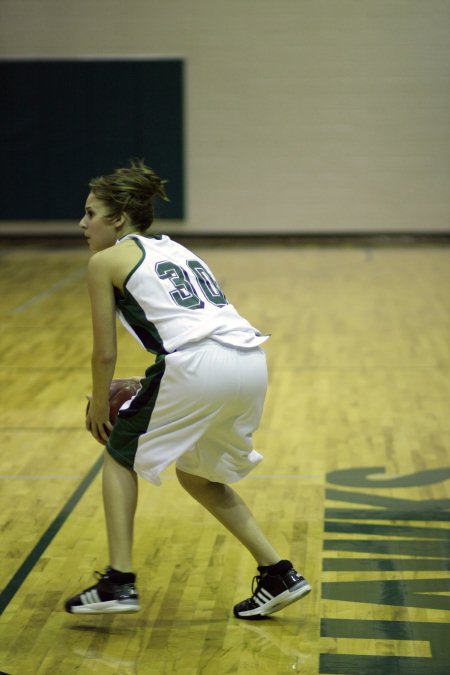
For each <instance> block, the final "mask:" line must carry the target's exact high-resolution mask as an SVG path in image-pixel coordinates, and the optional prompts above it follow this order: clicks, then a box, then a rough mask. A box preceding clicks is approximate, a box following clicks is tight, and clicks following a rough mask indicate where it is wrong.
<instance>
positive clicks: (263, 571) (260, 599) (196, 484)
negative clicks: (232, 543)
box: [177, 468, 311, 619]
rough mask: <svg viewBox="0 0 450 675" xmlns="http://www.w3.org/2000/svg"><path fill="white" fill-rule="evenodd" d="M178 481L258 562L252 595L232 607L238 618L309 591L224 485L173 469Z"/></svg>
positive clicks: (263, 612) (264, 611) (255, 615)
mask: <svg viewBox="0 0 450 675" xmlns="http://www.w3.org/2000/svg"><path fill="white" fill-rule="evenodd" d="M177 476H178V480H179V482H180V484H181V485H182V486H183V487H184V489H185V490H186V491H187V492H189V494H190V495H191V496H192V497H194V499H195V500H196V501H198V502H199V503H200V504H202V506H204V507H205V508H206V509H207V510H208V511H209V512H210V513H211V514H212V515H213V516H214V517H215V518H216V519H217V520H218V521H219V522H220V523H222V525H224V526H225V527H226V528H227V529H228V530H229V531H230V532H231V533H232V534H233V535H234V536H235V537H236V538H237V539H238V540H239V541H240V542H241V543H242V544H243V545H244V546H245V547H246V548H247V549H248V551H249V552H250V553H251V554H252V555H253V557H254V558H255V560H256V562H257V563H258V572H259V575H258V576H257V577H256V579H257V582H258V583H257V586H256V588H255V590H254V591H253V589H252V596H251V597H250V598H247V599H245V600H243V601H242V602H239V603H238V604H237V605H235V607H234V615H235V616H236V617H237V618H239V619H261V618H263V617H264V616H267V615H268V614H272V613H273V612H277V611H278V610H280V609H282V608H283V607H286V606H287V605H289V604H291V603H292V602H294V601H295V600H299V599H300V598H302V597H303V596H304V595H306V594H307V593H309V592H310V590H311V587H310V585H309V584H308V582H307V581H306V579H304V578H303V577H302V576H301V575H300V574H299V573H298V572H297V571H296V570H295V569H294V568H293V566H292V563H291V562H290V561H289V560H282V559H281V556H280V555H279V553H278V552H277V551H276V549H275V548H274V547H273V546H272V544H271V543H270V541H269V540H268V539H267V537H266V536H265V534H264V533H263V531H262V530H261V528H260V526H259V525H258V523H257V522H256V520H255V518H254V516H253V515H252V513H251V511H250V509H249V508H248V506H247V505H246V504H245V502H244V501H243V499H242V498H241V497H240V496H239V495H238V494H237V493H236V492H235V491H234V490H233V489H232V488H231V487H229V486H228V485H223V484H222V483H214V482H211V481H208V480H206V479H205V478H201V477H199V476H194V475H192V474H188V473H186V472H184V471H181V470H180V469H179V468H177Z"/></svg>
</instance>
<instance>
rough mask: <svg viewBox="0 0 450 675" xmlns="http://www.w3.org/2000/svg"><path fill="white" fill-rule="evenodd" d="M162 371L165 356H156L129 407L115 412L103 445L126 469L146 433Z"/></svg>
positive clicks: (129, 465)
mask: <svg viewBox="0 0 450 675" xmlns="http://www.w3.org/2000/svg"><path fill="white" fill-rule="evenodd" d="M165 368H166V361H165V354H160V355H159V356H157V357H156V361H155V363H154V364H153V365H152V366H150V368H147V370H146V371H145V378H143V379H142V380H141V386H142V389H140V391H139V393H138V394H137V396H136V397H135V398H134V399H133V401H132V402H131V405H130V407H129V408H127V409H126V410H122V411H121V412H119V415H118V417H117V420H116V423H115V424H114V427H113V430H112V432H111V436H110V437H109V440H108V443H107V445H106V449H107V451H108V452H109V454H110V455H111V456H112V457H113V458H114V459H115V460H116V461H117V462H119V464H122V465H123V466H126V467H128V468H133V467H134V458H135V457H136V452H137V447H138V443H139V438H140V436H142V434H145V432H146V431H147V430H148V427H149V424H150V420H151V417H152V413H153V410H154V407H155V404H156V399H157V398H158V393H159V388H160V385H161V380H162V378H163V375H164V371H165Z"/></svg>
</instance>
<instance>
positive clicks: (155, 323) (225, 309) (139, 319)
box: [116, 234, 268, 354]
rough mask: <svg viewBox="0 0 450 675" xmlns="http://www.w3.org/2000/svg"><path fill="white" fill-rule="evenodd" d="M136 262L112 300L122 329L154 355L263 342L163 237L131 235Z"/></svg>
mask: <svg viewBox="0 0 450 675" xmlns="http://www.w3.org/2000/svg"><path fill="white" fill-rule="evenodd" d="M125 239H133V240H134V241H136V243H137V245H138V246H139V248H140V249H141V251H142V258H141V260H140V261H139V263H138V264H137V265H136V267H134V269H132V270H131V272H130V273H129V275H128V277H127V278H126V280H125V284H124V292H125V296H124V297H122V296H119V295H117V297H116V306H117V313H118V315H119V317H120V320H121V321H122V323H123V324H124V326H125V328H127V330H129V331H130V333H131V334H132V335H133V336H134V337H135V338H136V339H137V340H138V341H139V342H140V343H141V344H142V346H143V347H145V349H147V350H148V351H150V352H153V353H155V354H159V353H170V352H173V351H175V350H177V349H179V348H181V347H183V346H184V345H186V344H188V343H191V342H198V341H199V340H203V339H205V338H211V339H213V340H216V341H217V342H221V343H222V344H225V345H230V346H235V347H241V348H252V347H256V346H258V345H260V344H261V343H263V342H264V341H265V340H266V339H267V337H268V336H267V335H261V333H259V332H258V331H257V330H256V329H255V328H253V326H251V324H250V323H249V322H248V321H247V320H246V319H244V318H243V317H241V316H240V315H239V314H238V312H237V311H236V309H235V308H234V307H233V305H230V304H229V303H228V301H227V299H226V297H225V295H224V294H223V292H222V290H221V288H220V286H219V285H218V283H217V281H216V279H215V278H214V276H213V274H212V272H211V270H210V269H209V267H208V266H207V265H206V263H205V262H204V261H203V260H201V259H200V258H199V257H198V256H196V255H195V254H194V253H192V252H191V251H189V250H188V249H187V248H185V247H184V246H181V245H180V244H178V243H176V242H174V241H172V240H171V239H170V238H169V237H167V236H165V235H158V236H155V237H144V236H142V235H137V234H131V235H127V236H125V237H123V238H122V239H120V241H124V240H125Z"/></svg>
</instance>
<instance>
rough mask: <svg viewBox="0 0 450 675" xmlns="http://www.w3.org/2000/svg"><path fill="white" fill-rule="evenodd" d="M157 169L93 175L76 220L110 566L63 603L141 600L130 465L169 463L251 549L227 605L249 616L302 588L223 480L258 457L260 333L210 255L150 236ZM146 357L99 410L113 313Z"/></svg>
mask: <svg viewBox="0 0 450 675" xmlns="http://www.w3.org/2000/svg"><path fill="white" fill-rule="evenodd" d="M164 184H165V181H163V180H161V179H160V178H159V177H158V176H157V175H156V174H155V173H154V172H153V171H152V170H151V169H149V168H148V167H146V166H145V165H144V164H143V163H142V162H132V163H131V166H130V167H129V168H122V169H118V170H116V171H115V172H114V173H113V174H111V175H107V176H102V177H99V178H95V179H93V180H92V181H91V183H90V188H91V191H90V193H89V195H88V197H87V201H86V207H85V215H84V216H83V218H82V220H81V222H80V227H81V229H82V231H83V233H84V236H85V237H86V239H87V241H88V244H89V248H90V250H91V251H92V252H93V256H92V257H91V259H90V261H89V266H88V288H89V295H90V301H91V308H92V323H93V351H92V378H93V384H92V401H91V405H90V406H89V410H88V413H87V416H86V427H87V429H88V430H89V431H90V432H91V433H92V435H93V436H94V438H95V439H96V440H97V441H99V442H100V443H103V444H104V445H106V452H105V461H104V467H103V502H104V509H105V514H106V524H107V533H108V542H109V556H110V559H109V566H108V567H107V568H106V570H105V571H104V573H102V574H100V573H97V576H98V581H97V583H96V584H95V585H94V586H91V587H90V588H87V589H86V590H84V591H82V592H81V593H79V594H78V595H75V596H74V597H72V598H70V599H68V600H67V601H66V604H65V607H66V610H67V611H68V612H71V613H78V614H98V613H113V612H135V611H137V610H139V599H138V593H137V590H136V585H135V581H136V576H135V573H134V571H133V567H132V557H131V556H132V539H133V522H134V514H135V509H136V503H137V476H138V475H139V476H141V477H142V478H145V479H146V480H148V481H150V482H151V483H154V484H155V485H159V484H160V478H159V475H160V473H161V472H162V471H163V470H164V469H165V468H166V467H168V466H169V465H170V464H172V463H173V462H175V464H176V473H177V477H178V480H179V482H180V484H181V485H182V486H183V488H184V489H185V490H187V492H188V493H189V494H190V495H192V497H194V499H196V500H197V501H198V502H199V503H200V504H202V505H203V506H204V507H205V508H206V509H207V510H208V511H210V512H211V514H212V515H213V516H215V517H216V518H217V520H218V521H219V522H220V523H222V525H224V526H225V527H226V528H227V529H228V530H229V531H230V532H231V533H232V534H233V535H234V536H235V537H236V538H237V539H238V540H239V541H240V542H241V543H242V544H243V545H244V546H245V547H246V548H247V549H248V551H249V552H250V553H251V554H252V555H253V557H254V558H255V560H256V563H257V565H258V575H257V577H256V580H257V584H256V588H255V590H254V591H253V590H252V595H251V597H249V598H247V599H245V600H243V601H242V602H239V603H238V604H237V605H236V606H235V607H234V615H235V616H236V617H237V618H240V619H259V618H261V617H263V616H265V615H268V614H271V613H273V612H276V611H278V610H280V609H282V608H283V607H285V606H286V605H289V604H290V603H292V602H294V601H295V600H298V599H299V598H301V597H302V596H304V595H306V593H308V592H309V591H310V590H311V588H310V586H309V584H308V583H307V581H306V580H305V579H304V578H303V577H302V576H301V575H300V574H298V572H296V570H295V569H294V568H293V566H292V564H291V562H290V561H288V560H284V559H282V557H281V555H280V554H279V553H278V552H277V551H276V550H275V549H274V548H273V546H272V544H271V543H270V542H269V541H268V539H267V538H266V536H265V535H264V533H263V532H262V531H261V529H260V527H259V525H258V524H257V522H256V520H255V518H254V517H253V515H252V514H251V512H250V511H249V509H248V507H247V506H246V504H245V503H244V502H243V501H242V499H241V498H240V497H239V496H238V495H237V494H236V492H235V491H234V490H233V489H232V488H231V487H229V483H233V482H235V481H238V480H240V479H241V478H243V477H244V476H245V475H246V474H247V473H248V472H249V471H251V470H252V469H253V468H254V467H255V466H256V465H257V464H258V463H259V462H260V461H261V459H262V457H261V455H259V454H258V453H257V452H256V451H255V450H254V448H253V445H252V432H253V431H254V430H255V429H256V427H257V426H258V424H259V421H260V418H261V413H262V408H263V402H264V397H265V393H266V386H267V370H266V359H265V353H264V351H263V350H262V349H261V344H262V343H263V342H264V341H265V340H266V338H267V336H264V335H261V334H260V333H259V332H258V331H257V330H256V329H255V328H253V326H251V325H250V324H249V322H248V321H246V320H245V319H244V318H242V317H241V316H240V315H239V314H238V312H237V311H236V309H235V308H234V307H233V305H232V304H230V303H229V302H228V300H227V298H226V297H225V295H224V293H223V292H222V290H221V288H220V286H219V285H218V283H217V281H216V279H215V277H214V275H213V273H212V272H211V270H210V269H209V267H208V265H207V264H206V263H205V262H204V261H203V260H201V259H200V258H199V257H198V256H197V255H195V254H194V253H192V252H191V251H189V250H188V249H186V248H184V247H183V246H181V245H180V244H177V243H175V242H174V241H172V240H171V239H170V238H169V237H167V236H161V235H154V236H152V235H148V234H147V230H148V228H149V227H150V225H151V224H152V221H153V203H154V200H155V199H156V198H158V197H159V198H161V199H163V200H167V196H166V192H165V187H164ZM116 313H117V314H118V315H119V318H120V319H121V321H122V322H123V324H124V325H125V327H126V328H127V329H128V330H129V331H130V333H131V334H132V335H133V336H134V337H135V338H136V339H137V340H138V341H139V342H140V343H141V345H142V346H143V347H144V349H146V350H147V351H149V352H151V353H153V354H156V361H155V363H154V365H152V366H151V367H149V368H148V369H147V371H146V373H145V376H144V377H143V378H142V380H141V388H140V390H139V392H138V393H137V395H136V396H135V397H134V398H133V399H132V401H131V403H129V404H128V405H127V404H125V406H123V407H122V409H121V411H120V413H119V416H118V419H117V422H116V423H115V425H114V427H112V425H111V424H110V422H109V403H108V394H109V386H110V383H111V380H112V378H113V374H114V368H115V364H116V330H115V314H116Z"/></svg>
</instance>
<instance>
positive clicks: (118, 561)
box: [102, 452, 138, 572]
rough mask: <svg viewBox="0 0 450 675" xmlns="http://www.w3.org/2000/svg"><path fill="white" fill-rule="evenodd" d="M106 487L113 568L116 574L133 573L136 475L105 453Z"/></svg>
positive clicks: (107, 519)
mask: <svg viewBox="0 0 450 675" xmlns="http://www.w3.org/2000/svg"><path fill="white" fill-rule="evenodd" d="M102 487H103V505H104V510H105V519H106V529H107V532H108V545H109V564H110V565H111V567H112V568H113V569H115V570H120V571H121V572H131V571H132V569H133V568H132V560H131V556H132V546H133V525H134V515H135V512H136V505H137V495H138V483H137V476H136V473H135V472H134V471H133V470H131V469H128V468H127V467H125V466H123V465H122V464H119V463H118V462H116V460H115V459H113V457H111V455H110V454H109V453H108V452H105V463H104V466H103V482H102Z"/></svg>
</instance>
